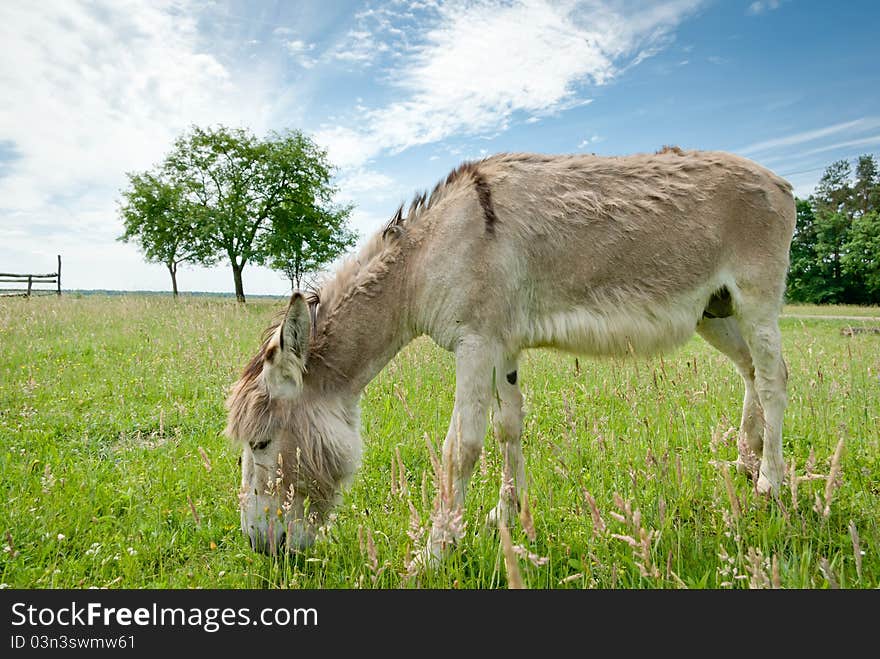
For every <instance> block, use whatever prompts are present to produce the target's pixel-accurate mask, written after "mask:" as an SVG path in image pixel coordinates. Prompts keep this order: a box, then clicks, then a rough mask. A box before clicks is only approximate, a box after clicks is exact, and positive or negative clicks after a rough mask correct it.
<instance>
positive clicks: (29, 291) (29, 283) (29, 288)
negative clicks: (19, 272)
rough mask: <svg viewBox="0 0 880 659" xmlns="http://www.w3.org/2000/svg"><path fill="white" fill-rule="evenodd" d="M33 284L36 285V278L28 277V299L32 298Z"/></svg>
mask: <svg viewBox="0 0 880 659" xmlns="http://www.w3.org/2000/svg"><path fill="white" fill-rule="evenodd" d="M33 284H34V276H33V275H28V292H27V294H28V297H30V296H31V286H33Z"/></svg>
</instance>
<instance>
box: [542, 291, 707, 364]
mask: <svg viewBox="0 0 880 659" xmlns="http://www.w3.org/2000/svg"><path fill="white" fill-rule="evenodd" d="M701 316H702V306H701V304H699V303H697V304H677V305H645V306H643V307H627V306H620V307H618V308H615V309H607V310H596V309H590V308H586V307H574V308H571V309H569V310H566V311H557V312H555V313H551V314H546V315H543V316H541V317H539V318H535V319H532V321H531V323H530V324H531V327H530V328H529V332H528V333H527V340H526V343H527V346H528V347H553V348H560V349H562V350H567V351H569V352H575V353H581V354H586V355H597V356H598V355H605V356H614V355H652V354H656V353H658V352H663V351H666V350H670V349H672V348H675V347H676V346H680V345H682V344H683V343H685V342H686V341H687V340H688V339H689V338H690V337H691V336H692V335H693V334H694V331H695V329H696V325H697V322H698V320H699V319H700V317H701Z"/></svg>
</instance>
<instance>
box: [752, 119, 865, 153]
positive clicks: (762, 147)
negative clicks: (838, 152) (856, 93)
mask: <svg viewBox="0 0 880 659" xmlns="http://www.w3.org/2000/svg"><path fill="white" fill-rule="evenodd" d="M877 126H880V117H862V118H861V119H856V120H854V121H845V122H842V123H837V124H832V125H830V126H825V127H824V128H817V129H814V130H808V131H803V132H800V133H794V134H792V135H786V136H785V137H777V138H774V139H771V140H765V141H763V142H755V143H754V144H749V145H748V146H745V147H743V148H741V149H737V152H738V153H741V154H743V155H754V154H756V153H762V152H766V151H771V150H774V149H780V148H784V147H790V146H795V145H798V144H805V143H808V142H814V141H816V140H819V139H822V138H824V137H828V136H830V135H836V134H838V133H853V132H857V131H865V130H871V129H873V128H876V127H877Z"/></svg>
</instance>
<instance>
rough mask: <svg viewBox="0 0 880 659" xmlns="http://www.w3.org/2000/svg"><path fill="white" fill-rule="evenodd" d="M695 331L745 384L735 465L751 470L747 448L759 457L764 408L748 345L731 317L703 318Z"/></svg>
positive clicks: (750, 457) (752, 459) (751, 459)
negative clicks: (759, 400) (728, 359)
mask: <svg viewBox="0 0 880 659" xmlns="http://www.w3.org/2000/svg"><path fill="white" fill-rule="evenodd" d="M697 332H698V333H699V334H700V336H702V337H703V338H704V339H705V340H706V342H707V343H709V345H711V346H712V347H714V348H716V349H718V350H719V351H720V352H722V353H724V354H725V355H727V357H729V358H730V360H731V361H732V362H733V364H734V366H736V370H737V371H738V372H739V374H740V376H741V377H742V379H743V383H744V384H745V389H746V392H745V398H744V399H743V410H742V419H741V420H740V426H739V432H740V441H739V442H737V448H738V449H739V459H738V460H737V469H738V470H739V471H741V472H744V473H746V474H751V473H752V472H751V469H750V465H751V464H753V463H754V458H752V456H750V455H748V452H749V451H751V453H753V454H754V456H755V457H756V458H758V459H760V458H761V453H762V448H763V444H764V438H763V435H764V412H763V410H762V409H761V405H760V403H759V402H758V394H757V391H756V390H755V367H754V365H753V364H752V355H751V353H750V352H749V347H748V345H746V342H745V339H743V337H742V334H740V331H739V327H738V326H737V323H736V320H735V319H734V318H703V319H702V320H701V321H700V322H699V323H698V324H697Z"/></svg>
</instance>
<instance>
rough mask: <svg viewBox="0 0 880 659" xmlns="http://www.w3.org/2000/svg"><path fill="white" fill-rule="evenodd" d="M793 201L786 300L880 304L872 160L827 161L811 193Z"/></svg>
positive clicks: (876, 178)
mask: <svg viewBox="0 0 880 659" xmlns="http://www.w3.org/2000/svg"><path fill="white" fill-rule="evenodd" d="M853 164H854V165H855V167H853ZM796 203H797V227H796V229H795V233H794V238H793V239H792V244H791V266H790V268H789V272H788V286H787V290H786V298H787V300H788V301H789V302H807V303H813V304H880V173H878V167H877V161H876V160H875V158H874V156H873V155H863V156H860V157H859V158H858V159H857V160H856V161H855V163H851V162H850V161H848V160H838V161H836V162H833V163H831V164H830V165H829V166H828V167H827V168H826V169H825V173H824V174H823V175H822V178H821V179H820V180H819V184H818V185H817V186H816V189H815V191H814V192H813V194H812V195H810V197H808V198H807V199H797V200H796Z"/></svg>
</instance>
